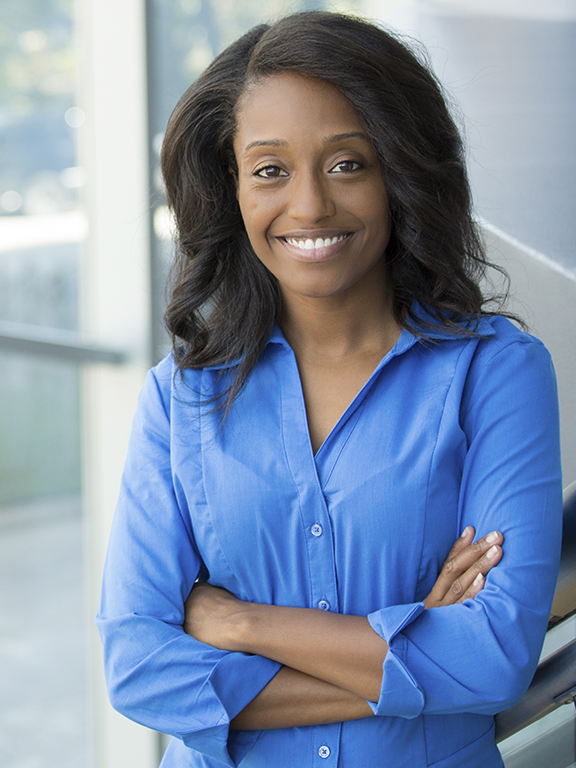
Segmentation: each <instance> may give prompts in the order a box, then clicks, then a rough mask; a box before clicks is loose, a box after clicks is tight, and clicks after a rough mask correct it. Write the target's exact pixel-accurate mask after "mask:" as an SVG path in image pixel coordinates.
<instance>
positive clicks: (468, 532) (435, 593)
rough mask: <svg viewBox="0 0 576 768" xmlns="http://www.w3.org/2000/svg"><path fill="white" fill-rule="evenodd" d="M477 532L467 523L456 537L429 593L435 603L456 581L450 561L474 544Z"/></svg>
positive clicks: (429, 598)
mask: <svg viewBox="0 0 576 768" xmlns="http://www.w3.org/2000/svg"><path fill="white" fill-rule="evenodd" d="M475 533H476V531H475V530H474V528H473V527H472V526H471V525H467V526H466V528H464V530H463V531H462V534H461V535H460V536H459V537H458V538H457V539H456V541H455V542H454V544H453V545H452V549H451V550H450V552H449V553H448V557H447V558H446V560H444V563H443V565H442V570H441V571H440V574H439V576H438V578H437V579H436V582H435V584H434V586H433V587H432V591H431V592H430V594H429V595H428V598H427V600H429V601H432V602H434V603H435V602H441V601H442V600H443V599H444V598H445V597H446V593H447V592H448V590H449V589H450V587H451V586H452V582H453V581H454V578H455V577H454V576H453V575H452V568H453V566H452V565H448V563H451V562H452V561H453V560H454V558H455V557H456V555H458V554H459V553H460V552H462V551H463V550H465V549H466V547H468V546H470V544H472V541H473V540H474V534H475ZM424 602H426V601H424Z"/></svg>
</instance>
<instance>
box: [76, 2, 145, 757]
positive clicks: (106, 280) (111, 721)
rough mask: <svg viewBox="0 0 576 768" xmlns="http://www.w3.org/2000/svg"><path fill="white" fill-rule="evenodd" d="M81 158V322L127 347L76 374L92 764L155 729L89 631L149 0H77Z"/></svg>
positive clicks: (115, 412)
mask: <svg viewBox="0 0 576 768" xmlns="http://www.w3.org/2000/svg"><path fill="white" fill-rule="evenodd" d="M77 2H78V15H79V18H78V26H79V53H80V78H79V79H80V88H79V93H80V97H79V106H80V107H81V108H82V109H83V110H84V112H85V114H86V121H85V123H84V125H83V126H82V128H81V129H80V147H79V152H80V162H81V163H82V164H83V165H84V166H85V168H86V170H87V176H88V186H87V199H86V204H87V209H88V217H89V222H90V235H89V240H88V248H87V254H86V259H85V264H84V269H83V280H82V283H83V292H82V302H81V307H82V313H83V314H82V320H83V330H84V331H85V332H86V333H88V334H89V335H90V336H91V337H94V338H95V339H97V340H98V341H99V342H101V343H102V344H105V345H110V346H115V347H120V348H122V349H126V350H128V351H129V354H130V358H129V362H128V363H127V364H126V365H122V366H111V365H100V364H99V365H89V366H85V372H84V409H83V414H84V508H85V515H86V562H87V585H88V589H87V605H88V614H89V635H90V646H91V649H90V655H91V671H92V675H91V677H92V695H91V700H92V707H93V714H94V717H93V738H92V751H93V756H94V757H93V763H94V768H126V766H138V768H156V766H157V765H158V735H157V734H156V733H154V732H152V731H149V730H147V729H145V728H142V727H141V726H138V725H135V724H134V723H131V722H130V721H128V720H127V719H125V718H124V717H122V716H121V715H119V714H117V713H116V712H114V710H112V708H111V706H110V705H109V703H108V699H107V696H106V691H105V686H104V679H103V674H102V660H101V655H102V654H101V648H100V643H99V640H98V638H97V634H96V630H95V628H94V621H93V616H94V614H95V612H96V608H97V603H98V596H99V591H100V580H101V573H102V566H103V562H104V556H105V551H106V543H107V539H108V532H109V529H110V523H111V520H112V515H113V511H114V506H115V502H116V497H117V494H118V487H119V480H120V474H121V470H122V465H123V462H124V456H125V452H126V446H127V441H128V435H129V431H130V425H131V421H132V415H133V413H134V408H135V405H136V399H137V396H138V392H139V390H140V387H141V386H142V383H143V380H144V375H145V373H146V370H147V368H148V367H149V364H150V344H151V340H150V328H151V320H150V304H151V301H150V258H149V252H150V243H149V213H148V207H149V181H148V179H149V177H148V136H147V125H148V118H147V93H146V33H145V0H122V2H120V3H119V2H117V0H77Z"/></svg>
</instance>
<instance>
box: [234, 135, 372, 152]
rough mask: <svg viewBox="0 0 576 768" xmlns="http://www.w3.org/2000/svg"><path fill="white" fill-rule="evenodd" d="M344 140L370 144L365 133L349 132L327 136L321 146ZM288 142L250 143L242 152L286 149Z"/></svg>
mask: <svg viewBox="0 0 576 768" xmlns="http://www.w3.org/2000/svg"><path fill="white" fill-rule="evenodd" d="M344 139H363V140H364V141H367V142H370V139H369V138H368V136H367V135H366V134H365V133H362V131H351V132H350V133H337V134H335V135H334V136H327V137H326V138H325V139H323V144H334V143H336V142H338V141H343V140H344ZM287 146H288V142H287V141H283V140H281V139H263V140H262V141H251V142H250V144H248V145H247V146H246V147H245V149H244V152H248V150H249V149H252V148H253V147H287Z"/></svg>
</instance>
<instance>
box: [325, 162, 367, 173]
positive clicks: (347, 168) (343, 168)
mask: <svg viewBox="0 0 576 768" xmlns="http://www.w3.org/2000/svg"><path fill="white" fill-rule="evenodd" d="M361 168H362V166H361V165H360V163H357V162H356V160H342V162H340V163H338V164H337V165H335V166H334V168H332V169H331V170H330V171H329V173H352V172H353V171H359V170H360V169H361Z"/></svg>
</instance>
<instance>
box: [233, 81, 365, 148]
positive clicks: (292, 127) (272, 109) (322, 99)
mask: <svg viewBox="0 0 576 768" xmlns="http://www.w3.org/2000/svg"><path fill="white" fill-rule="evenodd" d="M236 123H237V125H236V141H235V147H236V148H237V150H238V149H243V148H245V147H246V146H247V145H248V144H250V143H253V142H258V141H270V140H279V141H288V142H289V143H290V142H291V141H293V140H295V139H298V138H299V139H305V138H306V137H307V138H308V139H309V140H312V139H313V138H315V137H323V136H331V135H334V134H340V133H351V132H354V131H364V128H363V126H362V122H361V120H360V117H359V115H358V113H357V111H356V108H355V107H354V105H353V104H352V102H350V101H349V100H348V99H347V98H346V96H344V94H343V93H342V92H341V91H340V90H339V89H338V88H337V87H336V86H335V85H333V84H332V83H329V82H328V81H326V80H321V79H319V78H314V77H308V76H306V75H299V74H297V73H295V72H282V73H280V74H278V75H271V76H269V77H266V78H264V79H263V80H259V81H257V82H256V83H254V84H253V85H252V86H250V87H249V89H248V91H247V92H246V93H245V95H244V96H243V98H242V101H241V103H240V106H239V109H238V113H237V120H236Z"/></svg>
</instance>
